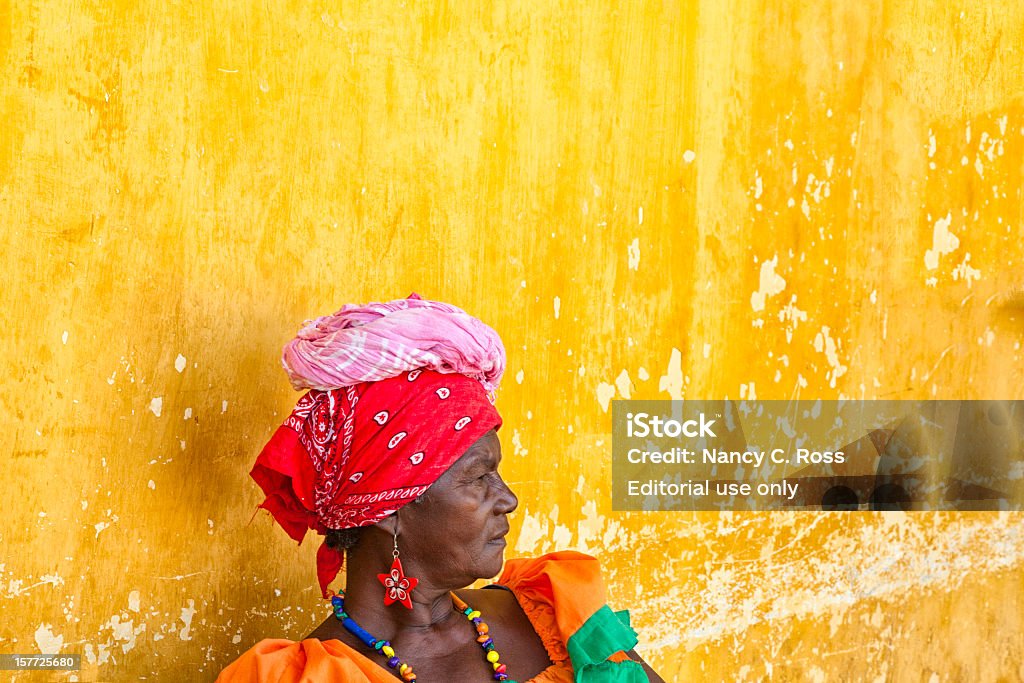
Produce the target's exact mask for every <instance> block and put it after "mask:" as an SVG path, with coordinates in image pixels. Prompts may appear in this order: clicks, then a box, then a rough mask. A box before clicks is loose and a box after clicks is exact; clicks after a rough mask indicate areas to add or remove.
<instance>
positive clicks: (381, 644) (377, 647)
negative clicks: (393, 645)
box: [373, 640, 387, 650]
mask: <svg viewBox="0 0 1024 683" xmlns="http://www.w3.org/2000/svg"><path fill="white" fill-rule="evenodd" d="M385 645H387V643H385V642H384V641H383V640H378V641H377V642H376V643H374V644H373V649H374V650H380V649H381V648H382V647H384V646H385Z"/></svg>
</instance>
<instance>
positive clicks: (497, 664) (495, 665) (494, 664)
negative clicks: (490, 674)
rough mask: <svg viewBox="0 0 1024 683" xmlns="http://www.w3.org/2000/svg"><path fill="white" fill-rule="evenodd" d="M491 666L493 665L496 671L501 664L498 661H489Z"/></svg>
mask: <svg viewBox="0 0 1024 683" xmlns="http://www.w3.org/2000/svg"><path fill="white" fill-rule="evenodd" d="M491 666H493V667H494V670H495V671H497V670H498V667H499V666H501V664H499V663H498V662H491Z"/></svg>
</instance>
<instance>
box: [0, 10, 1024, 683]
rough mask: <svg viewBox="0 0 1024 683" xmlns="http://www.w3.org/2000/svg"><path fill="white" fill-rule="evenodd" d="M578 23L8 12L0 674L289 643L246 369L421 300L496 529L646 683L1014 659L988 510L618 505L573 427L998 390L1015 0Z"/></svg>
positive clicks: (1009, 223) (272, 417)
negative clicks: (324, 325)
mask: <svg viewBox="0 0 1024 683" xmlns="http://www.w3.org/2000/svg"><path fill="white" fill-rule="evenodd" d="M583 4H584V3H578V2H568V1H563V2H551V3H544V2H524V3H515V2H492V1H491V0H486V1H481V2H476V1H472V2H470V1H468V0H467V1H464V2H451V3H448V2H443V1H439V2H429V3H428V2H385V3H355V2H342V3H309V2H298V1H293V2H277V1H274V0H271V1H268V2H260V3H228V2H219V1H218V2H210V3H205V4H203V5H202V6H194V4H193V3H190V2H180V3H179V2H165V1H160V2H154V1H144V2H124V1H122V2H118V3H111V2H105V1H101V0H91V1H89V0H87V1H85V2H61V1H59V0H39V1H36V2H31V1H28V0H26V1H20V2H13V3H12V2H10V0H0V69H2V71H0V73H2V80H0V112H2V127H0V225H2V229H3V235H4V239H3V244H4V246H3V249H2V253H0V268H2V274H0V278H2V280H0V282H2V288H0V310H2V311H3V318H4V320H5V323H4V328H5V333H4V334H3V336H2V342H0V344H2V346H0V348H2V351H3V354H2V361H0V363H2V365H0V368H2V372H3V374H4V381H3V388H2V389H0V406H2V412H0V421H2V422H0V457H2V462H3V469H4V473H3V478H2V484H0V495H2V497H3V501H4V506H5V511H4V513H3V515H2V516H3V521H2V523H0V530H2V537H0V546H2V547H3V553H2V557H0V612H2V615H3V616H2V618H0V651H2V652H30V651H35V650H36V649H37V647H40V646H42V647H44V648H53V647H55V646H56V645H58V644H62V649H61V651H62V652H81V653H84V654H85V659H86V663H85V665H84V667H83V670H82V671H81V672H80V673H79V674H78V680H82V681H86V680H90V681H91V680H128V679H134V678H137V677H138V676H140V675H143V674H145V673H147V672H152V671H159V672H161V674H160V675H159V676H158V678H159V680H182V681H185V680H211V679H212V678H213V676H214V674H215V672H216V671H218V670H219V669H220V668H221V667H222V666H223V665H224V664H226V663H227V662H228V661H230V660H231V659H233V658H234V657H235V656H237V654H238V653H239V652H241V651H242V650H243V649H245V648H248V647H249V646H251V645H252V644H253V643H254V642H256V641H257V640H259V639H260V638H263V637H269V636H284V637H289V638H299V637H302V636H304V635H305V634H306V633H308V632H309V631H310V630H311V628H312V626H313V625H314V624H315V623H318V622H319V621H320V620H321V619H323V618H324V617H325V615H326V614H327V611H326V610H325V608H324V606H323V605H322V603H321V602H320V601H319V599H318V595H317V591H316V589H315V575H314V573H313V553H314V551H315V547H316V544H315V543H313V542H307V543H306V544H303V546H302V547H301V548H296V547H295V545H294V544H293V543H291V542H290V541H289V540H288V539H287V538H286V536H285V534H284V533H283V532H282V531H281V530H280V529H279V528H276V527H275V526H274V525H273V524H272V522H271V520H270V519H269V517H267V516H265V515H260V516H257V517H256V519H255V520H254V521H252V522H251V523H250V519H251V517H252V514H253V511H254V506H255V505H256V504H257V503H258V502H259V500H260V496H259V495H258V490H257V488H256V487H255V485H254V484H252V482H251V481H250V480H249V479H248V477H247V474H246V473H247V471H248V468H249V466H250V465H251V463H252V461H253V459H254V458H255V456H256V454H257V452H258V450H259V448H260V447H261V446H262V444H263V443H264V441H265V439H266V438H267V437H268V436H269V435H270V433H271V432H272V430H273V429H274V428H275V427H276V426H277V425H278V424H279V423H280V421H281V420H282V419H283V417H284V415H285V414H286V412H287V411H288V410H289V408H290V406H291V405H292V403H293V402H294V400H295V399H296V398H297V396H296V395H295V394H294V393H292V392H291V390H290V389H289V387H288V384H287V382H286V380H285V377H284V374H283V372H282V371H281V369H280V367H279V365H278V360H277V359H278V355H279V351H280V347H281V345H282V344H283V343H284V342H285V341H286V340H287V339H289V338H290V337H291V335H292V334H293V333H294V331H295V330H296V329H298V327H299V325H300V323H301V322H302V320H303V319H305V318H308V317H312V316H315V315H318V314H323V313H326V312H330V311H333V310H334V309H335V308H337V307H339V306H340V305H341V304H343V303H346V302H362V301H371V300H380V299H387V298H395V297H400V296H405V295H406V294H408V293H409V292H410V291H414V290H415V291H417V292H419V293H421V294H422V295H424V296H427V297H430V298H437V299H442V300H445V301H451V302H453V303H456V304H458V305H461V306H463V307H464V308H466V309H467V310H469V311H471V312H473V313H475V314H477V315H479V316H480V317H481V318H483V319H484V320H486V321H487V322H489V323H490V324H492V325H493V326H494V327H495V328H496V329H497V330H498V331H499V332H500V333H501V334H502V336H503V337H504V340H505V343H506V346H507V348H508V350H509V373H508V375H507V379H506V382H505V385H504V388H503V389H502V391H501V393H500V398H499V405H500V408H501V410H502V412H503V414H504V416H505V420H506V426H505V427H504V429H503V430H502V439H503V445H504V448H505V452H506V461H505V462H506V465H505V469H506V475H507V478H508V479H509V480H510V481H511V482H513V484H514V485H515V486H517V487H518V489H519V490H520V494H521V495H520V497H521V500H522V503H521V506H520V509H519V512H518V514H517V518H516V526H515V529H514V534H513V535H514V537H515V540H514V542H513V543H512V547H513V548H514V550H515V551H516V552H518V553H537V552H540V551H543V550H548V549H553V548H556V547H558V548H565V547H576V548H581V549H585V550H586V549H589V550H590V551H593V552H595V553H597V554H599V555H600V556H601V557H602V558H603V559H604V560H605V562H606V567H607V573H608V578H609V580H610V582H611V586H612V587H611V598H612V602H613V604H614V605H615V606H617V607H630V608H632V610H633V614H634V620H635V622H636V623H637V624H639V628H640V631H641V634H642V638H643V645H642V646H641V647H640V651H641V653H642V654H644V655H645V656H646V657H647V658H648V659H649V660H650V661H651V662H652V663H654V664H655V665H656V666H657V667H658V668H659V669H660V670H661V671H662V672H663V674H664V675H665V678H666V680H670V681H672V680H680V681H682V680H702V679H705V678H706V679H708V680H719V679H726V680H738V681H748V680H749V681H754V680H759V679H762V678H763V677H765V676H768V675H773V676H774V677H775V679H776V680H787V681H788V680H793V681H804V680H806V681H822V680H835V679H837V678H839V677H840V676H848V677H849V679H850V680H871V679H876V680H900V681H903V680H913V681H931V680H964V681H979V680H1005V681H1010V680H1021V679H1024V665H1022V664H1021V662H1022V661H1024V646H1022V644H1021V642H1022V641H1021V639H1020V634H1021V632H1022V631H1024V628H1022V627H1024V624H1022V617H1021V613H1022V607H1024V588H1022V585H1024V583H1022V579H1024V564H1022V560H1024V537H1022V536H1021V532H1020V529H1021V517H1020V515H1009V514H1002V515H987V514H959V515H955V514H920V515H897V514H889V515H884V516H883V515H873V514H869V513H864V514H859V515H849V516H847V515H834V516H826V515H820V514H813V513H797V514H785V513H778V514H747V515H741V514H735V515H729V514H722V515H719V514H683V513H680V514H654V513H650V514H642V513H632V514H617V513H614V512H612V511H611V509H610V494H609V487H610V467H609V463H610V439H609V434H610V415H609V414H608V413H607V412H606V410H605V407H606V405H607V401H608V400H609V399H610V398H611V397H612V396H613V395H614V396H615V397H621V396H632V397H634V398H668V397H670V396H676V397H679V396H685V397H689V398H720V397H724V396H729V397H734V398H737V397H741V396H742V397H753V396H756V397H757V398H761V399H766V398H792V397H800V398H814V397H822V398H836V397H839V396H845V397H857V398H860V397H864V398H875V397H885V398H908V399H909V398H936V397H937V398H1011V397H1017V398H1020V397H1021V395H1020V387H1021V386H1022V382H1024V366H1022V364H1021V358H1020V353H1021V352H1020V340H1021V337H1022V332H1024V318H1022V315H1024V294H1021V293H1018V294H1016V295H1014V294H1013V290H1014V288H1018V287H1021V286H1022V284H1024V282H1022V257H1024V246H1022V244H1024V240H1022V232H1024V227H1022V226H1024V213H1022V207H1024V203H1022V197H1021V187H1022V174H1024V168H1022V166H1024V162H1022V159H1024V50H1022V49H1021V45H1024V29H1022V26H1024V5H1022V4H1020V3H1013V2H1011V3H976V2H970V3H969V2H959V3H950V2H945V1H942V2H940V1H938V0H935V1H934V2H925V1H923V0H919V1H914V0H904V1H896V0H892V1H889V2H882V1H881V0H842V1H840V2H815V1H811V0H801V1H798V2H797V1H794V2H787V1H785V0H688V1H684V2H672V1H671V0H666V1H665V2H663V3H660V4H658V3H650V4H647V5H645V6H641V4H640V3H621V4H619V5H618V7H617V8H616V9H614V10H612V9H610V7H611V6H612V5H613V3H607V2H590V3H585V4H586V6H582V5H583ZM1018 292H1020V290H1018ZM179 358H180V359H181V360H178V359H179ZM552 473H553V476H552ZM933 673H934V674H937V675H938V677H937V678H933V677H932V674H933ZM50 678H51V675H49V674H40V675H39V676H37V677H35V678H33V677H32V676H29V675H25V676H23V677H22V680H49V679H50ZM52 678H54V679H56V680H74V679H73V678H70V677H68V676H67V675H63V674H62V675H53V676H52Z"/></svg>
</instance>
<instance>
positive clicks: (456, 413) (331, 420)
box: [249, 295, 505, 597]
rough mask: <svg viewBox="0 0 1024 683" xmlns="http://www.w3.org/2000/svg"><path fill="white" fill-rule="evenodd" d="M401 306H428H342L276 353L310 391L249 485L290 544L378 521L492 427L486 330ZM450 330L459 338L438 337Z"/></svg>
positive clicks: (330, 560)
mask: <svg viewBox="0 0 1024 683" xmlns="http://www.w3.org/2000/svg"><path fill="white" fill-rule="evenodd" d="M414 296H415V295H414ZM401 301H410V302H414V301H420V302H422V303H423V304H431V305H430V306H424V305H417V306H414V307H412V308H410V307H408V306H400V305H398V302H394V301H392V302H389V303H386V304H369V305H367V306H365V307H355V306H346V307H345V308H343V309H342V310H341V311H340V312H339V313H338V314H337V316H330V317H327V318H320V319H319V320H318V321H317V322H316V323H315V324H314V325H313V326H311V327H318V329H322V330H330V331H329V332H326V333H325V334H324V335H322V336H321V337H320V339H319V340H318V342H317V343H316V344H315V345H314V346H313V347H310V346H307V345H306V344H307V343H308V342H309V339H308V338H304V337H303V336H302V333H300V336H299V337H298V338H296V339H295V340H293V341H292V342H290V343H289V344H288V346H286V347H285V360H284V363H285V368H286V369H287V370H288V372H289V376H290V377H291V380H292V384H293V385H294V386H299V387H302V386H312V385H313V383H314V382H315V383H316V385H317V387H318V388H314V389H313V390H311V391H309V392H307V393H306V394H305V395H303V397H302V398H301V399H299V402H298V404H297V405H296V406H295V410H294V411H292V414H291V415H290V416H289V417H288V419H287V420H286V421H285V423H284V424H283V425H282V426H281V427H279V428H278V429H277V431H276V432H275V433H274V435H273V436H272V437H271V439H270V441H269V443H267V445H266V446H265V447H264V448H263V451H262V452H261V453H260V455H259V457H258V458H257V459H256V464H255V465H254V466H253V468H252V471H251V472H250V473H249V474H250V476H251V477H252V478H253V479H254V480H255V481H256V483H257V484H259V486H260V487H261V488H262V489H263V492H264V493H265V494H266V499H265V500H264V502H263V503H262V504H260V506H259V507H261V508H263V509H265V510H267V511H269V512H270V513H271V514H272V515H273V516H274V518H275V519H276V520H277V522H278V523H279V524H280V525H281V526H282V527H283V528H284V530H285V531H286V532H287V533H288V535H289V536H291V537H292V538H293V539H295V540H296V541H298V542H299V543H300V544H301V543H302V540H303V538H304V537H305V535H306V531H307V530H308V529H312V530H314V531H316V532H317V533H319V534H326V533H327V531H328V530H330V529H347V528H351V527H360V526H368V525H371V524H375V523H377V522H378V521H380V520H381V519H384V518H385V517H387V516H388V515H390V514H392V513H394V512H395V511H396V510H398V509H399V508H401V507H402V506H403V505H405V504H406V503H409V502H411V501H413V500H415V499H416V498H417V497H419V496H420V495H422V494H423V493H424V492H425V491H426V490H427V488H428V487H429V486H430V485H431V484H432V483H433V482H434V481H436V480H437V479H438V477H440V476H441V475H442V474H444V472H445V471H446V470H447V469H448V468H449V467H451V466H452V464H454V463H455V461H456V460H458V459H459V458H460V457H462V455H463V454H464V453H465V452H466V450H467V449H468V448H469V447H470V446H471V445H472V444H473V443H474V442H475V441H476V440H477V439H479V438H480V437H481V436H483V435H484V434H485V433H486V432H488V431H489V430H491V429H496V428H498V427H500V426H501V417H500V416H499V415H498V412H497V410H495V408H494V406H493V405H492V403H493V400H492V396H491V395H489V393H488V392H489V390H491V389H493V388H495V387H497V383H498V381H499V380H500V378H501V373H502V371H503V369H504V367H505V354H504V348H503V346H502V345H501V340H500V339H499V338H498V336H497V334H496V333H495V332H494V330H492V329H491V328H490V327H488V326H486V325H484V324H483V323H482V322H480V321H479V320H476V319H475V318H472V317H470V316H469V315H467V314H466V313H464V312H463V311H461V310H460V309H457V308H455V307H454V306H449V305H447V304H438V303H437V302H426V301H423V300H420V299H418V298H417V299H407V300H401ZM370 311H372V312H373V313H372V314H371V313H369V312H370ZM396 315H400V319H399V321H398V322H396V321H395V320H393V319H391V318H393V317H394V316H396ZM340 316H344V318H345V322H344V324H340V323H339V321H338V320H336V319H335V318H337V317H340ZM403 321H404V323H405V324H399V323H403ZM311 327H307V328H305V330H304V332H307V331H308V330H310V329H311ZM353 328H355V329H357V330H361V331H362V334H359V335H356V334H353V333H352V331H353ZM456 328H458V329H459V330H462V332H461V334H452V335H451V336H448V337H446V336H445V330H448V331H449V332H450V331H451V330H453V329H456ZM470 330H472V332H470ZM476 335H479V336H476ZM307 337H308V335H307ZM463 337H466V338H472V343H467V339H464V338H463ZM368 340H372V341H368ZM300 342H301V343H300ZM438 349H440V350H438ZM485 349H489V350H490V351H489V352H485V351H484V350H485ZM488 353H489V354H491V355H488ZM416 358H418V359H421V360H422V359H425V358H426V359H431V364H432V366H433V369H422V368H413V369H410V368H408V367H407V365H408V364H409V363H412V362H413V359H416ZM332 359H338V360H337V362H338V367H334V366H332V365H331V362H332ZM289 360H291V364H289ZM297 368H301V369H302V371H301V373H300V372H299V371H298V370H297ZM338 368H342V369H340V370H339V369H338ZM456 368H458V369H459V370H457V369H456ZM307 373H308V374H307ZM346 373H347V374H348V377H347V378H346V379H343V378H342V375H344V374H346ZM309 375H315V376H316V378H317V379H313V378H312V377H310V376H309ZM328 377H335V379H333V380H327V379H326V378H328ZM356 377H372V378H373V381H367V380H359V379H356ZM339 381H344V382H345V384H340V385H338V386H332V385H331V383H333V382H339ZM342 560H343V556H342V554H341V553H340V552H339V551H338V550H336V549H334V548H330V547H328V546H327V545H326V543H324V544H322V545H321V546H320V549H319V550H318V551H317V578H318V581H319V583H320V589H321V592H322V593H323V595H324V597H327V596H328V594H329V593H328V590H327V586H328V584H330V582H331V581H332V580H333V579H334V578H335V576H337V574H338V571H339V570H340V569H341V565H342Z"/></svg>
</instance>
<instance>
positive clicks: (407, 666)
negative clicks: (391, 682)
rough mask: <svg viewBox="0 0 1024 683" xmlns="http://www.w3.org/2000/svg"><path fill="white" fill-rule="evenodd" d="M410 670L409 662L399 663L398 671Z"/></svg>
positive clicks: (401, 672)
mask: <svg viewBox="0 0 1024 683" xmlns="http://www.w3.org/2000/svg"><path fill="white" fill-rule="evenodd" d="M408 670H409V665H408V664H399V665H398V673H400V674H404V673H405V672H406V671H408Z"/></svg>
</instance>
